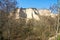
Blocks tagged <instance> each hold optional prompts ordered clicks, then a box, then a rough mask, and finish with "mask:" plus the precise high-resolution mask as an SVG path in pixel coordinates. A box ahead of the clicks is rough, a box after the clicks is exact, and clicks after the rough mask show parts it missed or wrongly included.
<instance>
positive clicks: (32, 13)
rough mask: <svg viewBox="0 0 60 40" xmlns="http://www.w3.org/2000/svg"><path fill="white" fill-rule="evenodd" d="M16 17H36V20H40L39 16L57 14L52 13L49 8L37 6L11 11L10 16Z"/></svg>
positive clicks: (27, 18) (53, 15)
mask: <svg viewBox="0 0 60 40" xmlns="http://www.w3.org/2000/svg"><path fill="white" fill-rule="evenodd" d="M13 15H14V17H15V19H19V18H25V19H26V20H29V19H32V18H34V19H35V20H40V18H39V16H51V17H52V18H54V17H55V16H57V14H53V13H51V11H50V10H48V9H36V8H20V9H19V8H17V9H16V10H15V13H14V14H13V12H11V13H10V17H11V16H13Z"/></svg>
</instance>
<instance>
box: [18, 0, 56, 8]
mask: <svg viewBox="0 0 60 40" xmlns="http://www.w3.org/2000/svg"><path fill="white" fill-rule="evenodd" d="M17 2H18V7H19V8H20V7H23V8H47V9H48V8H49V7H50V6H51V5H53V4H56V3H57V0H17Z"/></svg>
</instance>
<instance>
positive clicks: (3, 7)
mask: <svg viewBox="0 0 60 40" xmlns="http://www.w3.org/2000/svg"><path fill="white" fill-rule="evenodd" d="M16 4H17V2H16V0H0V11H2V13H3V12H4V13H3V14H1V12H0V16H1V15H2V16H1V17H0V18H1V19H0V20H1V21H0V22H1V24H0V25H1V26H0V27H1V28H2V27H3V26H4V25H5V23H7V31H8V33H10V32H9V31H10V30H9V25H10V24H9V20H10V19H9V18H8V16H9V13H10V12H11V11H12V10H14V9H15V8H16ZM4 14H6V15H5V16H4ZM4 17H5V18H4ZM5 19H6V20H5ZM2 20H3V22H2ZM2 24H3V25H2ZM4 27H5V26H4ZM2 29H3V28H2ZM1 34H2V30H1ZM1 34H0V35H1ZM8 35H9V34H8ZM0 37H2V36H0ZM0 39H1V38H0ZM1 40H2V39H1ZM8 40H10V36H8Z"/></svg>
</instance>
